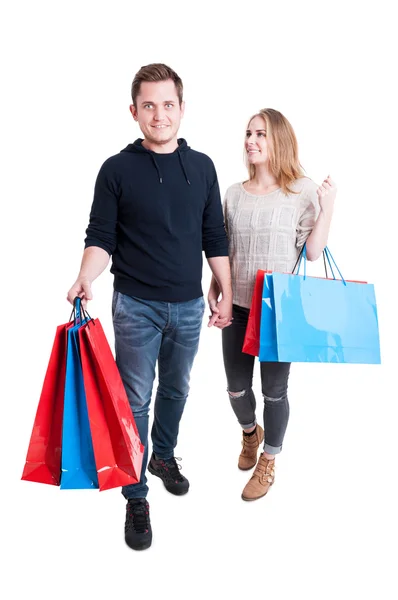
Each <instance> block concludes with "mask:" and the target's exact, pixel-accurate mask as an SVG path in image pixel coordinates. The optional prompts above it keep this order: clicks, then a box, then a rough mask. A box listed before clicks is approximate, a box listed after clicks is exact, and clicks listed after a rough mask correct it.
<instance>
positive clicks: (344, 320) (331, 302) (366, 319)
mask: <svg viewBox="0 0 398 600" xmlns="http://www.w3.org/2000/svg"><path fill="white" fill-rule="evenodd" d="M325 255H326V258H327V260H328V263H329V266H330V268H331V270H332V274H333V279H322V278H318V277H307V274H306V249H305V246H304V249H303V254H302V258H304V276H301V275H294V274H284V273H272V274H267V275H265V277H264V288H263V302H262V309H261V325H260V353H259V359H260V361H262V362H269V361H276V362H330V363H357V364H379V363H380V362H381V360H380V341H379V328H378V319H377V306H376V298H375V291H374V286H373V285H372V284H368V283H359V282H352V281H345V280H344V278H343V277H342V275H341V273H340V271H339V270H338V267H337V265H336V263H335V261H334V259H333V257H332V255H331V253H330V251H329V249H328V248H325ZM300 263H301V260H300ZM332 263H333V264H334V265H335V267H336V269H337V271H338V272H339V274H340V277H341V279H336V278H335V276H334V272H333V267H332ZM299 268H300V265H299Z"/></svg>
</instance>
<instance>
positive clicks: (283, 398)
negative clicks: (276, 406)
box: [263, 394, 286, 402]
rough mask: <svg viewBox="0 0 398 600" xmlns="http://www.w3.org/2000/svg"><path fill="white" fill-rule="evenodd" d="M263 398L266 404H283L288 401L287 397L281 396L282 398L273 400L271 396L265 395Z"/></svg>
mask: <svg viewBox="0 0 398 600" xmlns="http://www.w3.org/2000/svg"><path fill="white" fill-rule="evenodd" d="M263 398H264V400H265V401H266V402H282V401H283V400H285V399H286V396H281V397H280V398H271V397H270V396H266V395H265V394H263Z"/></svg>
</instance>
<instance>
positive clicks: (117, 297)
mask: <svg viewBox="0 0 398 600" xmlns="http://www.w3.org/2000/svg"><path fill="white" fill-rule="evenodd" d="M122 300H123V294H122V293H121V292H117V291H116V290H115V291H114V292H113V297H112V317H113V320H114V321H115V320H116V319H117V318H118V316H119V315H120V311H121V304H122Z"/></svg>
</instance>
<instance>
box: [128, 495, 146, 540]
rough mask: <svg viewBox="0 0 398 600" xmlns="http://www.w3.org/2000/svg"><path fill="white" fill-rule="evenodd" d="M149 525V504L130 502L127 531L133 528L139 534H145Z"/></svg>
mask: <svg viewBox="0 0 398 600" xmlns="http://www.w3.org/2000/svg"><path fill="white" fill-rule="evenodd" d="M148 523H149V504H148V502H135V503H133V502H129V505H128V511H127V522H126V529H131V528H133V529H134V531H136V532H137V533H145V532H146V531H147V530H148Z"/></svg>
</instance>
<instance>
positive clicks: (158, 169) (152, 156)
mask: <svg viewBox="0 0 398 600" xmlns="http://www.w3.org/2000/svg"><path fill="white" fill-rule="evenodd" d="M177 154H178V158H179V161H180V165H181V169H182V172H183V173H184V177H185V179H186V180H187V184H188V185H191V182H190V181H189V179H188V175H187V171H186V169H185V165H184V161H183V159H182V156H181V153H180V151H179V150H177ZM149 156H150V157H151V158H152V162H153V164H154V165H155V168H156V171H157V172H158V177H159V183H163V177H162V174H161V172H160V168H159V165H158V163H157V162H156V158H155V155H154V153H153V152H149Z"/></svg>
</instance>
